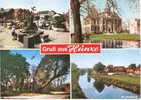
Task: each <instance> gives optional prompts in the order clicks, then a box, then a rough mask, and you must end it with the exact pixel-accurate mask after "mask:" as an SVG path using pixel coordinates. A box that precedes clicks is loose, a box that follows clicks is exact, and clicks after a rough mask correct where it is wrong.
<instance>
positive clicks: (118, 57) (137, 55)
mask: <svg viewBox="0 0 141 100" xmlns="http://www.w3.org/2000/svg"><path fill="white" fill-rule="evenodd" d="M71 62H74V63H75V64H77V65H78V67H79V68H92V67H93V66H94V65H95V64H97V63H98V62H101V63H103V64H104V65H109V64H113V65H114V66H125V67H127V66H128V65H130V64H132V63H133V64H137V65H138V64H141V49H112V50H109V49H107V50H102V52H101V53H100V54H95V55H71Z"/></svg>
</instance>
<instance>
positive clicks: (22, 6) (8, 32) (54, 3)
mask: <svg viewBox="0 0 141 100" xmlns="http://www.w3.org/2000/svg"><path fill="white" fill-rule="evenodd" d="M41 43H49V44H50V43H70V33H69V0H60V1H59V2H58V0H0V49H12V48H39V46H40V44H41Z"/></svg>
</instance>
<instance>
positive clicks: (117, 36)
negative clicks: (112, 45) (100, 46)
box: [90, 33, 140, 41]
mask: <svg viewBox="0 0 141 100" xmlns="http://www.w3.org/2000/svg"><path fill="white" fill-rule="evenodd" d="M90 39H91V40H103V39H109V40H112V39H113V40H128V41H131V40H132V41H138V40H140V35H137V34H128V33H117V34H113V35H107V34H105V33H103V34H92V35H90Z"/></svg>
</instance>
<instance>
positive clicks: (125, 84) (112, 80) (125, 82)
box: [91, 72, 140, 94]
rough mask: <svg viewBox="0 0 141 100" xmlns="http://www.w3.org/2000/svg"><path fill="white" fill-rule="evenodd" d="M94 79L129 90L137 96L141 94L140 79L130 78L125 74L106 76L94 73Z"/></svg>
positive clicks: (136, 77) (137, 77)
mask: <svg viewBox="0 0 141 100" xmlns="http://www.w3.org/2000/svg"><path fill="white" fill-rule="evenodd" d="M91 75H92V77H93V78H95V79H96V80H101V81H103V82H104V83H106V84H113V85H115V86H117V87H120V88H123V89H126V90H129V91H131V92H134V93H136V94H140V77H139V76H129V75H125V74H120V75H110V76H109V75H104V74H97V73H95V72H92V74H91Z"/></svg>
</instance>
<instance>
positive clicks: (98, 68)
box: [93, 62, 105, 72]
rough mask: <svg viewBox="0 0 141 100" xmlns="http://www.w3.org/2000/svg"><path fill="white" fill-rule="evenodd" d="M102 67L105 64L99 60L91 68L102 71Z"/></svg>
mask: <svg viewBox="0 0 141 100" xmlns="http://www.w3.org/2000/svg"><path fill="white" fill-rule="evenodd" d="M104 68H105V65H103V64H102V63H101V62H99V63H97V64H95V65H94V67H93V69H94V70H95V71H96V72H102V71H104Z"/></svg>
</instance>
